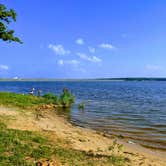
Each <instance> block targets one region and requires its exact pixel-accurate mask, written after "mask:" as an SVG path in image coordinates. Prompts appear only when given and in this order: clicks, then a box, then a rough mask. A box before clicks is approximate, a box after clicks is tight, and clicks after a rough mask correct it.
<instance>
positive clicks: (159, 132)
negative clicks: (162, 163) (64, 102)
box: [0, 81, 166, 150]
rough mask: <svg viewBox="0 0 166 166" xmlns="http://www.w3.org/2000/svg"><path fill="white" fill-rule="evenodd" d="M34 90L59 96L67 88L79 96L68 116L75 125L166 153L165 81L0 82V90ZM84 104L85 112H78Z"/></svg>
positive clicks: (21, 91) (25, 91)
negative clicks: (132, 140)
mask: <svg viewBox="0 0 166 166" xmlns="http://www.w3.org/2000/svg"><path fill="white" fill-rule="evenodd" d="M32 87H35V88H36V89H41V90H42V93H47V92H53V93H58V94H59V93H60V92H61V91H62V89H63V88H64V87H68V88H69V89H71V91H72V92H73V93H74V95H75V96H76V104H75V105H74V106H73V108H72V109H71V111H69V110H68V111H65V112H66V115H65V116H67V117H70V120H71V121H72V122H73V123H75V124H77V125H80V126H83V127H89V128H93V129H96V130H100V131H105V132H108V133H114V134H117V135H118V134H122V135H124V136H126V137H128V138H130V139H135V140H136V141H138V142H140V143H141V144H144V145H145V146H150V147H154V148H155V147H157V148H161V149H164V150H166V82H164V81H163V82H159V81H151V82H149V81H144V82H111V81H105V82H104V81H91V82H67V81H62V82H60V81H59V82H0V91H12V92H19V93H27V92H29V90H30V89H31V88H32ZM81 102H84V103H85V110H79V109H78V104H79V103H81ZM59 112H61V111H59Z"/></svg>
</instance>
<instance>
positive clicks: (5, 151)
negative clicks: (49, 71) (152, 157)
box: [0, 92, 126, 166]
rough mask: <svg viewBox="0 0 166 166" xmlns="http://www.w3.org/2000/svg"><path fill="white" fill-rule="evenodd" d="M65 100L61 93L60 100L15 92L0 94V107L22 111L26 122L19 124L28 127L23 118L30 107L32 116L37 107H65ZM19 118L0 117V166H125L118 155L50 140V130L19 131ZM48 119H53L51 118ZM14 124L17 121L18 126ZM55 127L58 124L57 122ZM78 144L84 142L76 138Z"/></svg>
mask: <svg viewBox="0 0 166 166" xmlns="http://www.w3.org/2000/svg"><path fill="white" fill-rule="evenodd" d="M68 100H69V96H67V97H66V96H65V94H64V93H63V94H62V95H61V96H60V97H55V96H52V95H50V94H47V95H45V96H42V97H36V96H31V95H22V94H16V93H6V92H1V93H0V105H3V106H5V107H6V108H7V107H8V106H10V107H12V108H14V107H16V108H17V109H18V110H22V109H24V110H25V111H24V112H25V114H24V112H21V116H23V117H21V119H22V118H24V119H25V120H22V121H21V122H20V124H21V125H22V126H24V125H27V120H26V119H28V118H29V117H28V116H27V112H28V110H29V108H31V113H33V109H34V110H35V108H36V106H40V105H43V104H44V105H46V104H47V105H49V104H54V105H64V103H67V102H68ZM65 106H66V105H65ZM55 109H56V107H55ZM12 110H13V109H12ZM50 111H51V110H50ZM34 112H35V111H34ZM28 115H29V114H28ZM18 116H20V114H19V113H18V115H17V114H16V115H15V116H14V115H11V114H10V116H7V115H6V114H3V115H0V142H1V143H0V166H1V165H2V166H7V165H11V166H20V165H24V166H26V165H27V166H28V165H29V166H30V165H36V164H37V163H40V162H41V163H47V164H48V163H52V164H53V165H69V166H76V165H77V166H78V165H79V166H81V165H85V166H89V165H90V166H93V165H94V166H95V165H96V166H97V165H103V166H105V165H115V166H121V165H125V162H126V159H125V157H123V156H122V155H120V154H119V155H117V154H116V155H115V154H113V153H112V154H111V155H104V154H100V153H93V151H84V150H76V149H74V148H73V147H72V146H71V145H70V141H69V140H66V139H63V138H59V137H56V138H54V139H51V138H50V137H52V134H55V133H50V132H51V131H50V130H49V129H48V130H43V131H30V130H31V128H30V127H29V128H28V130H24V129H23V130H19V129H17V127H18V128H19V126H20V125H18V126H17V125H16V124H17V123H18V121H19V118H18ZM26 116H27V117H26ZM50 117H52V116H51V115H50ZM29 119H30V118H29ZM11 121H12V123H13V124H14V125H15V129H11V128H8V127H7V126H6V125H8V124H9V123H10V122H11ZM15 121H17V123H16V122H15ZM38 121H40V119H38V120H36V123H37V122H38ZM49 122H50V120H49ZM32 123H34V121H32ZM32 123H30V124H32ZM10 124H11V123H10ZM42 124H43V123H42ZM55 124H57V122H56V123H55ZM60 126H61V125H60ZM59 128H60V127H59ZM64 128H66V127H64ZM66 131H67V129H66ZM55 132H56V130H55ZM64 132H65V131H64ZM79 135H80V134H79ZM79 141H81V142H82V143H83V141H84V140H83V139H80V138H79ZM90 141H93V140H90ZM114 146H117V145H112V146H110V147H109V148H110V151H112V150H113V149H114ZM43 165H44V164H43Z"/></svg>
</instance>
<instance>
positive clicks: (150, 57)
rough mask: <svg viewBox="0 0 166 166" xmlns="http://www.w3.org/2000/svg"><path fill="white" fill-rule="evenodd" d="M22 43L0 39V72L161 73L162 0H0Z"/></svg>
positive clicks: (164, 68)
mask: <svg viewBox="0 0 166 166" xmlns="http://www.w3.org/2000/svg"><path fill="white" fill-rule="evenodd" d="M1 3H3V4H5V5H6V6H7V7H9V8H14V9H15V10H16V12H17V15H18V17H17V22H16V23H12V25H11V27H12V28H14V29H15V31H16V35H17V36H19V37H20V38H21V39H22V41H23V42H24V43H23V44H22V45H20V44H17V43H4V42H2V41H0V58H1V60H0V77H1V78H2V77H10V78H11V77H16V76H17V77H22V78H101V77H166V10H165V9H166V1H165V0H146V1H145V0H103V1H99V0H47V1H41V0H35V1H34V0H24V1H21V0H1Z"/></svg>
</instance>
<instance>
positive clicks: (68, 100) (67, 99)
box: [59, 88, 74, 107]
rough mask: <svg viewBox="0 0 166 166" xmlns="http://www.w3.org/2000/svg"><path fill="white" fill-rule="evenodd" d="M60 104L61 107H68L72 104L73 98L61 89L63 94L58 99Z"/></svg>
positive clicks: (66, 90)
mask: <svg viewBox="0 0 166 166" xmlns="http://www.w3.org/2000/svg"><path fill="white" fill-rule="evenodd" d="M59 101H60V103H61V104H62V105H63V107H70V106H71V104H73V103H74V96H73V95H72V94H71V92H69V90H68V89H66V88H64V89H63V94H62V95H61V96H60V99H59Z"/></svg>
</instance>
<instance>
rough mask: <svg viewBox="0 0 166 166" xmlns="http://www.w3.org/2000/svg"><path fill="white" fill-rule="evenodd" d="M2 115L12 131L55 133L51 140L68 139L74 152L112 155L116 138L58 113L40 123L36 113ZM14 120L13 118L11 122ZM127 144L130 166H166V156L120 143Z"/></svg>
mask: <svg viewBox="0 0 166 166" xmlns="http://www.w3.org/2000/svg"><path fill="white" fill-rule="evenodd" d="M0 115H1V116H8V124H7V125H8V127H9V128H13V129H19V130H30V131H40V132H43V133H44V132H47V131H49V132H51V134H50V139H55V137H56V138H58V139H66V140H68V142H70V145H71V147H72V148H74V149H78V150H84V151H91V152H93V153H96V154H98V153H99V154H105V155H110V151H109V150H108V148H109V146H110V145H111V144H112V142H113V140H114V138H111V137H107V136H105V135H104V134H102V133H98V132H96V131H94V130H90V129H85V128H81V127H77V126H74V125H72V124H71V123H69V122H68V121H67V120H66V119H65V118H63V117H61V116H59V115H57V114H56V113H55V111H50V110H42V117H40V118H39V119H36V117H35V115H34V111H21V112H20V111H18V110H17V109H14V108H6V107H3V106H1V107H0ZM9 117H13V118H11V119H10V118H9ZM118 143H120V144H123V145H124V148H123V151H122V155H124V156H125V157H127V158H129V159H130V162H129V163H128V164H127V165H130V166H166V152H160V151H153V150H150V149H147V148H144V147H141V146H140V145H138V144H129V143H127V140H122V139H121V140H120V139H118Z"/></svg>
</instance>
